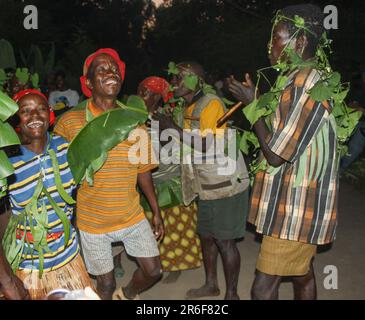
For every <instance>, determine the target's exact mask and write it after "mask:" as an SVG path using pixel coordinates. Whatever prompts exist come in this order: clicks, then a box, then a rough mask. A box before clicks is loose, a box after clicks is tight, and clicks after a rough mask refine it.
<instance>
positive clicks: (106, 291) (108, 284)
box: [96, 271, 116, 300]
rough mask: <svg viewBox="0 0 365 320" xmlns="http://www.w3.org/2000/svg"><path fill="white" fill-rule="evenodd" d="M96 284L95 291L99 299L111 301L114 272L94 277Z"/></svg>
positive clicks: (114, 285) (113, 288) (113, 289)
mask: <svg viewBox="0 0 365 320" xmlns="http://www.w3.org/2000/svg"><path fill="white" fill-rule="evenodd" d="M96 283H97V287H96V290H97V292H98V294H99V296H100V298H101V299H102V300H112V296H113V293H114V291H115V287H116V283H115V278H114V271H110V272H108V273H106V274H103V275H100V276H96Z"/></svg>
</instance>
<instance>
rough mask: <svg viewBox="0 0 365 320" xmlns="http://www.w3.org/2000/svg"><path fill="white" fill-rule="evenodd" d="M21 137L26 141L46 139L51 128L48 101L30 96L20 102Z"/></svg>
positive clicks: (34, 95)
mask: <svg viewBox="0 0 365 320" xmlns="http://www.w3.org/2000/svg"><path fill="white" fill-rule="evenodd" d="M18 106H19V110H18V116H19V127H20V130H21V131H20V132H21V135H22V136H23V137H24V138H26V139H25V140H30V141H32V140H36V139H45V138H46V133H47V130H48V127H49V107H48V103H47V101H45V100H44V99H43V98H42V97H40V96H38V95H36V94H28V95H26V96H24V97H22V98H21V99H20V100H19V101H18Z"/></svg>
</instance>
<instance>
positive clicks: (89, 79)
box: [55, 49, 164, 299]
mask: <svg viewBox="0 0 365 320" xmlns="http://www.w3.org/2000/svg"><path fill="white" fill-rule="evenodd" d="M124 74H125V64H124V62H123V61H122V60H121V59H120V58H119V55H118V53H117V52H116V51H115V50H113V49H100V50H98V51H96V52H95V53H93V54H92V55H90V56H89V57H88V58H87V59H86V61H85V64H84V69H83V76H82V77H81V78H80V80H81V85H82V91H83V93H84V94H85V96H87V97H91V98H90V99H89V100H87V102H86V108H84V109H82V108H77V107H76V110H72V111H70V112H68V113H66V114H65V115H64V116H63V117H62V118H61V119H60V120H59V122H58V123H57V125H56V127H55V132H56V133H57V134H59V135H61V136H64V137H65V138H66V139H67V140H69V141H70V140H72V139H73V138H74V137H75V136H76V135H77V134H78V132H79V131H80V130H81V129H82V128H83V127H84V126H85V125H86V124H87V122H89V121H91V120H92V119H93V118H94V117H97V116H98V115H100V114H102V113H103V112H106V111H109V110H111V109H114V108H118V105H117V96H118V94H119V92H120V89H121V86H122V83H123V80H124ZM146 144H148V145H145V146H142V147H144V148H147V149H145V150H148V151H149V152H150V150H151V148H150V146H149V144H150V141H149V140H148V143H146ZM132 145H133V144H132V143H131V142H129V141H126V140H125V141H121V142H120V143H119V144H118V145H117V146H115V147H114V148H112V149H111V150H110V151H108V156H107V159H106V161H105V162H104V164H103V165H102V167H101V168H100V169H99V170H98V171H97V172H96V173H95V174H94V181H93V186H89V185H88V183H87V182H86V181H84V182H83V183H82V184H81V186H80V188H79V190H78V195H77V226H78V228H79V230H80V237H81V245H82V249H83V254H84V259H85V264H86V267H87V269H88V272H89V273H91V274H93V275H95V276H96V279H97V291H98V293H99V295H100V296H101V298H102V299H111V298H115V299H123V298H127V299H135V298H137V295H138V294H139V293H140V292H142V291H144V290H146V289H147V288H149V287H151V286H152V285H153V284H155V283H156V282H157V281H158V280H159V279H160V278H161V263H160V259H159V251H158V247H157V242H156V240H159V239H162V238H163V235H164V230H163V222H162V218H161V214H160V209H159V207H158V203H157V199H156V195H155V192H154V188H153V183H152V177H151V170H152V169H154V168H155V167H156V165H154V164H151V163H147V164H133V163H131V162H130V161H129V159H128V151H129V149H130V147H131V146H132ZM148 158H149V159H151V155H149V157H148ZM137 183H138V185H139V187H140V189H141V190H142V191H143V193H144V194H145V196H146V198H147V199H148V201H149V203H150V206H151V208H152V211H153V214H154V218H153V221H152V227H153V232H152V229H151V226H150V224H149V223H148V221H147V219H146V217H145V215H144V212H143V209H142V207H141V206H140V199H139V194H138V191H137V190H136V185H137ZM120 241H121V242H123V244H124V247H125V249H126V252H127V253H128V254H129V255H130V256H132V257H135V258H136V259H137V262H138V265H139V268H138V269H137V270H136V271H135V273H134V274H133V277H132V280H131V281H130V282H129V284H128V285H127V286H126V287H125V288H120V289H118V290H116V291H115V288H116V282H115V278H114V272H113V269H114V265H113V256H112V247H111V245H112V243H114V242H120ZM113 293H114V294H113Z"/></svg>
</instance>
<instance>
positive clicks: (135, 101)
mask: <svg viewBox="0 0 365 320" xmlns="http://www.w3.org/2000/svg"><path fill="white" fill-rule="evenodd" d="M118 105H119V106H121V108H118V109H113V110H110V111H107V112H104V113H102V114H101V115H100V116H98V117H95V118H94V119H93V120H91V121H90V122H89V123H88V124H87V125H86V126H85V127H84V128H83V129H81V130H80V132H79V133H78V134H77V135H76V136H75V138H74V139H73V140H72V141H71V143H70V146H69V150H68V154H67V157H68V162H69V165H70V168H71V171H72V174H73V176H74V179H75V181H76V183H80V182H81V181H82V180H83V179H84V177H85V174H86V172H87V170H88V168H90V167H91V170H92V168H95V167H99V168H100V163H99V164H98V165H97V166H96V165H93V162H95V161H98V160H100V159H106V157H105V154H106V153H107V152H108V151H109V150H111V149H112V148H114V147H115V146H116V145H118V144H119V143H120V142H122V141H123V140H125V139H126V138H127V137H128V135H129V133H130V132H131V131H132V130H133V129H134V128H136V127H137V126H138V125H140V124H143V123H145V122H146V120H147V116H148V112H147V108H146V106H145V104H144V102H143V100H142V99H141V98H139V97H137V96H130V97H129V99H128V101H127V106H125V105H122V104H121V103H118ZM103 155H104V156H103ZM89 170H90V169H89ZM91 172H92V173H93V170H92V171H91Z"/></svg>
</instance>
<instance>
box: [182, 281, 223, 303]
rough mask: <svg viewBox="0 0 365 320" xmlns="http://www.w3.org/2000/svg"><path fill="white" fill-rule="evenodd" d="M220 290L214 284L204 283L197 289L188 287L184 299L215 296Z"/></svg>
mask: <svg viewBox="0 0 365 320" xmlns="http://www.w3.org/2000/svg"><path fill="white" fill-rule="evenodd" d="M220 293H221V292H220V290H219V288H218V287H216V286H213V287H211V286H208V285H206V284H205V285H204V286H202V287H200V288H198V289H190V290H189V291H188V292H187V293H186V296H185V299H187V300H190V299H197V298H203V297H216V296H219V295H220Z"/></svg>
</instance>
